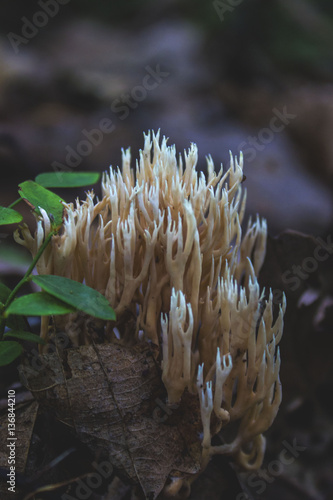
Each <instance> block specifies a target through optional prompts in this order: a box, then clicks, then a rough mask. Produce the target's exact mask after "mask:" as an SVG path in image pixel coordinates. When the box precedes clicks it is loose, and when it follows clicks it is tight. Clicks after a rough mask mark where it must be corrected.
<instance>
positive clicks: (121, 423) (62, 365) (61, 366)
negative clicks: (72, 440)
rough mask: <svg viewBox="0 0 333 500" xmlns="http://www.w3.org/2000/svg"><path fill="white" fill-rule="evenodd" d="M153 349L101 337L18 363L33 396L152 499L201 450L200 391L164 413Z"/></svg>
mask: <svg viewBox="0 0 333 500" xmlns="http://www.w3.org/2000/svg"><path fill="white" fill-rule="evenodd" d="M155 356H156V348H154V346H149V345H148V344H147V343H142V344H138V345H136V346H134V347H124V346H122V345H120V344H98V345H91V346H82V347H79V348H71V349H68V350H64V351H62V352H57V353H52V354H46V355H43V356H42V357H41V359H42V363H43V367H42V368H41V369H39V370H38V369H36V368H32V366H30V365H29V363H28V362H27V361H26V362H25V364H24V365H22V366H21V367H20V373H21V378H22V380H23V382H24V384H25V385H26V386H27V387H28V388H29V390H31V392H32V393H33V394H34V396H35V397H36V399H37V400H38V401H39V402H40V403H41V404H44V405H46V406H47V407H49V408H51V409H52V411H53V412H54V413H55V415H56V418H57V419H58V420H60V421H62V422H64V423H65V424H67V425H69V426H71V427H72V428H73V429H75V431H76V433H77V435H78V437H79V439H80V440H81V441H82V442H83V443H85V444H86V445H87V446H88V447H89V448H90V449H91V450H92V451H93V452H94V453H96V451H101V452H102V454H104V456H108V459H109V460H110V462H111V463H112V465H113V466H114V467H115V468H116V471H117V473H118V474H119V475H120V476H123V477H124V476H125V477H126V478H127V479H128V480H129V481H130V482H131V483H132V484H136V485H139V486H141V488H142V491H143V492H144V494H145V496H146V498H149V499H154V498H156V497H157V495H158V494H159V493H160V491H161V490H162V489H163V486H164V484H165V482H166V481H167V479H168V477H169V478H172V477H178V476H180V477H185V476H191V475H193V474H196V473H197V472H198V471H199V469H200V457H201V440H200V433H201V431H202V428H201V422H200V418H199V417H200V409H199V402H198V398H197V397H196V396H194V395H191V394H189V393H185V394H184V395H183V398H182V401H181V403H180V405H179V407H178V408H176V409H173V410H169V409H168V411H167V412H166V413H164V412H163V404H164V403H163V402H164V401H165V399H166V393H165V389H164V386H163V384H162V382H161V377H160V372H159V367H158V365H157V363H156V361H155ZM165 408H166V407H165Z"/></svg>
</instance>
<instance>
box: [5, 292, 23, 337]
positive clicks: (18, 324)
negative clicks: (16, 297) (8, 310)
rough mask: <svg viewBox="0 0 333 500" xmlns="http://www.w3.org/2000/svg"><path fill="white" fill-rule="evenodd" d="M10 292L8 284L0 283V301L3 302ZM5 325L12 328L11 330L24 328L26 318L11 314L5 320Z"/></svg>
mask: <svg viewBox="0 0 333 500" xmlns="http://www.w3.org/2000/svg"><path fill="white" fill-rule="evenodd" d="M10 293H11V289H10V288H8V286H6V285H4V284H3V283H0V302H1V303H2V305H3V304H5V302H6V301H7V299H8V297H9V295H10ZM6 326H8V328H12V330H24V329H25V328H26V320H25V319H24V318H22V317H21V316H16V315H14V314H13V315H11V316H10V317H9V318H7V320H6Z"/></svg>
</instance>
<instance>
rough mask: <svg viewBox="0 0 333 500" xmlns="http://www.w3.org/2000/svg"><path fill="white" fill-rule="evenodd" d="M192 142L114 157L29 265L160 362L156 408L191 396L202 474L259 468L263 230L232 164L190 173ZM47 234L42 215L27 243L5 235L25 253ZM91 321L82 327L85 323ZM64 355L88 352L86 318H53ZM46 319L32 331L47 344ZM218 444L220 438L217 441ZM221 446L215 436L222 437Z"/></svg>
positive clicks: (269, 380) (272, 366)
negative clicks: (164, 399)
mask: <svg viewBox="0 0 333 500" xmlns="http://www.w3.org/2000/svg"><path fill="white" fill-rule="evenodd" d="M196 163H197V147H196V146H195V145H194V144H192V145H191V147H190V149H189V150H188V152H187V153H185V155H184V161H183V159H182V157H181V156H179V159H178V161H177V157H176V150H175V147H174V146H171V147H169V146H167V141H166V139H165V138H163V140H162V142H161V144H160V140H159V134H157V135H155V134H152V136H151V134H150V133H149V134H148V135H145V142H144V149H143V150H142V151H141V152H140V159H139V161H138V162H137V164H136V168H135V169H133V168H131V167H130V151H129V150H127V151H125V152H123V166H122V171H120V170H119V169H117V170H113V169H110V172H109V174H105V175H104V176H103V181H102V191H103V197H102V199H101V200H95V198H94V194H93V193H92V192H90V193H88V194H87V198H86V200H85V201H83V202H80V201H79V200H77V201H76V203H75V205H74V204H68V205H66V206H65V220H64V224H63V228H62V230H61V233H60V234H59V235H57V236H54V237H53V238H52V241H51V244H50V245H49V247H48V248H47V250H46V251H45V253H44V254H43V256H42V258H41V259H40V260H39V262H38V265H37V270H38V272H39V273H41V274H45V273H47V274H57V275H60V276H66V277H69V278H72V279H75V280H77V281H80V282H84V283H86V284H87V285H89V286H91V287H93V288H95V289H96V290H98V291H99V292H101V293H103V294H105V296H106V297H107V298H108V300H109V302H110V304H111V305H112V307H113V308H114V309H115V312H116V315H117V321H116V323H113V324H107V325H106V326H105V333H104V335H105V341H106V342H112V340H113V339H114V338H115V333H114V332H116V333H117V336H118V337H119V336H120V339H122V340H123V342H124V343H133V342H135V341H137V340H139V339H142V338H144V339H147V340H150V341H152V342H153V343H154V344H156V345H158V346H159V348H160V353H161V356H160V357H161V368H162V380H163V383H164V385H165V387H166V390H167V393H168V402H169V403H170V404H175V403H177V402H179V400H180V399H181V397H182V394H183V392H184V391H185V390H188V391H190V392H191V393H194V394H196V393H197V394H198V397H199V400H200V408H201V419H202V427H203V435H202V448H203V456H202V464H203V467H204V466H205V465H206V463H207V461H208V460H209V458H210V456H211V455H212V454H215V453H223V454H229V455H232V456H233V457H234V458H235V460H236V461H237V462H238V463H239V464H241V465H242V466H244V467H246V468H256V467H259V466H260V464H261V462H262V458H263V453H264V449H265V441H264V438H263V436H262V433H263V432H264V431H265V430H266V429H267V428H268V427H269V426H270V425H271V423H272V421H273V420H274V417H275V415H276V413H277V410H278V407H279V404H280V401H281V386H280V381H279V367H280V356H279V350H278V348H277V347H276V346H277V344H278V343H279V341H280V338H281V335H282V329H283V314H284V310H285V302H284V303H283V304H282V305H281V306H280V310H279V313H278V315H277V318H276V320H275V321H274V320H273V298H272V294H271V293H270V295H269V297H268V300H265V299H264V294H263V293H261V292H260V290H259V285H258V282H257V277H256V276H257V275H258V273H259V270H260V268H261V266H262V263H263V260H264V257H265V250H266V223H265V221H261V220H260V219H259V218H258V217H257V218H256V220H255V221H254V222H252V221H251V220H250V221H249V223H248V226H247V229H246V230H245V234H244V235H243V238H242V230H241V224H242V221H243V216H244V210H245V196H242V190H241V182H242V180H243V157H242V155H240V159H239V161H238V160H237V159H234V158H233V157H232V156H231V155H230V168H229V169H228V170H227V171H226V172H224V171H223V169H222V168H221V169H220V171H219V172H218V173H216V172H215V169H214V164H213V161H212V159H211V158H210V157H209V158H208V159H207V176H206V177H205V175H204V174H203V173H202V172H200V173H198V172H197V171H196V170H195V167H196ZM49 231H50V223H49V220H48V216H47V214H46V213H45V212H42V217H40V218H39V220H38V223H37V231H36V234H35V235H34V237H33V236H31V234H30V232H29V231H28V229H27V228H25V229H23V230H21V233H20V234H18V233H17V235H16V238H17V241H19V242H20V243H22V244H23V245H25V246H26V247H27V248H28V249H29V250H30V251H31V253H32V254H33V255H35V254H36V252H37V250H38V248H39V247H40V245H41V244H42V242H43V240H44V238H45V236H46V235H47V234H48V233H49ZM89 320H90V321H91V319H89ZM57 322H58V326H59V325H60V326H61V327H62V328H65V329H66V331H67V332H68V334H69V335H70V337H71V339H72V342H73V344H74V345H80V344H85V343H89V341H90V340H89V339H90V337H89V335H88V329H87V327H86V326H85V325H86V323H87V318H82V315H81V316H80V315H78V314H71V315H67V316H66V317H62V318H61V319H57ZM47 329H48V321H47V320H44V321H43V324H42V335H43V336H44V337H46V336H47ZM232 421H235V422H237V423H238V426H237V425H236V431H235V433H234V435H233V437H232V439H231V440H230V441H229V442H228V441H226V442H225V444H222V445H220V446H212V445H211V438H212V434H216V433H217V432H219V431H220V430H221V429H222V436H223V430H224V428H225V427H227V425H228V423H229V422H232ZM226 436H227V435H226ZM225 439H226V440H227V437H225Z"/></svg>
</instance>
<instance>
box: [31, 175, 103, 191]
mask: <svg viewBox="0 0 333 500" xmlns="http://www.w3.org/2000/svg"><path fill="white" fill-rule="evenodd" d="M100 177H101V174H100V173H99V172H45V173H43V174H39V175H37V177H36V179H35V181H36V182H38V184H40V185H41V186H44V187H46V188H71V187H83V186H90V185H91V184H96V182H98V181H99V179H100Z"/></svg>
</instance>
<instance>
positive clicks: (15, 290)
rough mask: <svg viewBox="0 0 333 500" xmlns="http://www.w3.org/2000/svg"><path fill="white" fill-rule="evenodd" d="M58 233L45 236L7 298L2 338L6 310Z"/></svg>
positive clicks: (0, 334)
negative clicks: (25, 270)
mask: <svg viewBox="0 0 333 500" xmlns="http://www.w3.org/2000/svg"><path fill="white" fill-rule="evenodd" d="M55 234H56V231H51V232H50V233H49V234H48V235H47V237H46V238H45V240H44V242H43V244H42V246H41V247H40V249H39V250H38V252H37V253H36V255H35V257H34V259H33V261H32V262H31V264H30V266H29V267H28V270H27V272H26V273H25V275H24V276H23V278H22V279H21V281H19V282H18V283H17V285H16V287H15V288H14V289H13V290H12V292H11V293H10V295H9V297H8V299H7V300H6V303H5V304H4V307H3V310H2V317H1V318H0V340H2V337H3V334H4V331H5V325H6V318H5V312H6V309H7V308H8V307H9V305H10V304H11V303H12V302H13V300H14V299H15V296H16V294H17V292H18V291H19V289H20V288H21V287H22V286H23V285H24V284H25V283H27V282H28V281H29V279H30V275H31V273H32V271H33V269H34V267H35V265H36V264H37V262H38V261H39V259H40V257H41V255H42V253H43V252H44V250H45V248H46V247H47V245H48V244H49V242H50V241H51V239H52V236H54V235H55Z"/></svg>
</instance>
